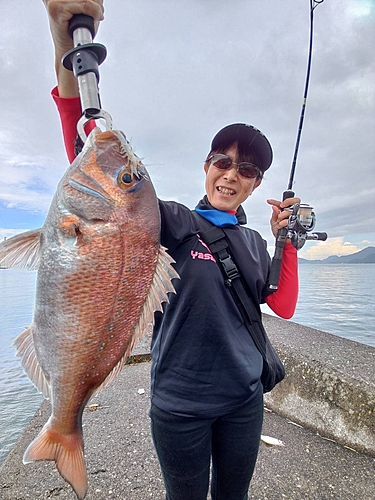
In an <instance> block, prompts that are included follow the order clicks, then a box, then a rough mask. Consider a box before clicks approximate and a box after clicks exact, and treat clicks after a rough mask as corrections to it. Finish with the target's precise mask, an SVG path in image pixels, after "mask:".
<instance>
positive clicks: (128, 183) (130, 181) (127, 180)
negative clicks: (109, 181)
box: [117, 168, 137, 188]
mask: <svg viewBox="0 0 375 500" xmlns="http://www.w3.org/2000/svg"><path fill="white" fill-rule="evenodd" d="M117 181H118V184H119V186H120V187H126V188H129V187H132V186H134V184H135V183H136V181H137V178H136V176H135V175H134V174H133V172H132V171H131V169H130V168H126V169H124V170H121V172H120V173H119V174H118V177H117Z"/></svg>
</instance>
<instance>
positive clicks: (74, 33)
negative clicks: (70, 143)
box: [62, 14, 112, 152]
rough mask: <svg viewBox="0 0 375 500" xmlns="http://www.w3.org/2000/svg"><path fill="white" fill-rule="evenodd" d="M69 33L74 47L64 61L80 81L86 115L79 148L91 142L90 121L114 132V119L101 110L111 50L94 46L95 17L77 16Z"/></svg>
mask: <svg viewBox="0 0 375 500" xmlns="http://www.w3.org/2000/svg"><path fill="white" fill-rule="evenodd" d="M68 30H69V34H70V36H71V37H72V39H73V43H74V48H73V49H71V50H69V51H68V52H67V53H66V54H64V56H63V60H62V62H63V65H64V67H65V68H66V69H68V70H70V71H73V73H74V76H75V77H76V78H77V82H78V90H79V96H80V100H81V107H82V116H81V118H80V119H79V121H78V123H77V132H78V138H79V139H80V141H79V142H81V144H80V145H78V149H79V147H80V146H82V145H83V143H84V142H85V141H86V139H87V135H86V132H85V125H86V124H87V123H88V122H89V121H91V120H97V119H102V120H104V123H105V129H106V130H111V129H112V118H111V116H110V114H109V113H107V111H104V109H102V107H101V103H100V95H99V87H98V84H99V65H100V64H101V63H102V62H103V61H104V59H105V58H106V56H107V49H106V48H105V46H104V45H102V44H101V43H93V39H94V37H95V26H94V20H93V18H92V17H91V16H87V15H85V14H75V15H74V16H73V17H72V18H71V20H70V21H69V26H68ZM76 147H77V145H76ZM78 152H79V151H78Z"/></svg>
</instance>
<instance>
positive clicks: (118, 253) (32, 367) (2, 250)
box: [0, 128, 178, 499]
mask: <svg viewBox="0 0 375 500" xmlns="http://www.w3.org/2000/svg"><path fill="white" fill-rule="evenodd" d="M159 232H160V214H159V209H158V201H157V198H156V194H155V191H154V188H153V185H152V183H151V181H150V178H149V176H148V174H147V171H146V169H145V167H144V166H143V164H142V163H141V161H140V160H139V158H138V157H137V156H136V155H135V154H134V153H133V151H132V149H131V147H130V145H129V143H128V141H127V140H126V138H125V136H124V135H123V134H122V133H121V132H118V131H106V132H102V131H101V130H100V129H98V128H96V129H94V130H93V131H92V132H91V134H90V136H89V138H88V139H87V141H86V144H85V147H84V149H83V151H82V153H81V154H80V155H79V156H78V157H77V158H76V159H75V161H74V162H73V163H72V165H71V166H70V167H69V168H68V170H67V172H66V173H65V175H64V176H63V178H62V180H61V181H60V183H59V185H58V188H57V192H56V194H55V196H54V198H53V201H52V204H51V207H50V210H49V213H48V216H47V218H46V222H45V224H44V226H43V228H42V229H41V230H35V231H29V232H27V233H23V234H20V235H17V236H14V237H13V238H10V239H8V240H6V241H5V242H3V243H1V244H0V265H2V266H5V267H28V268H30V269H38V277H37V289H36V299H35V309H34V316H33V322H32V324H31V325H30V326H29V327H28V328H26V329H25V330H24V331H23V332H22V333H21V334H20V335H19V336H18V337H17V339H16V340H15V342H14V344H15V346H16V348H17V354H18V356H20V358H21V362H22V366H23V368H24V369H25V371H26V373H27V374H28V376H29V377H30V379H31V380H32V382H33V383H34V384H35V385H36V387H37V388H38V389H39V390H40V391H41V392H42V393H43V394H44V396H45V397H46V398H49V399H50V400H51V403H52V415H51V417H50V419H49V420H48V422H47V423H46V424H45V426H44V428H43V429H42V431H41V432H40V434H39V435H38V436H37V437H36V439H35V440H34V441H33V442H32V443H31V444H30V445H29V447H28V448H27V450H26V452H25V455H24V462H25V463H27V462H30V461H34V460H54V461H55V462H56V465H57V468H58V470H59V472H60V474H61V475H62V477H63V478H64V479H65V480H66V481H68V482H69V483H70V484H71V485H72V487H73V489H74V491H75V492H76V495H77V497H78V498H79V499H83V498H84V497H85V495H86V491H87V473H86V466H85V461H84V456H83V435H82V412H83V409H84V407H85V406H86V405H87V404H88V402H89V400H90V398H91V397H92V396H93V394H94V393H96V392H97V391H98V390H99V389H100V388H102V387H103V386H104V385H106V384H107V383H108V382H109V381H110V380H112V379H113V378H115V376H116V375H117V374H118V373H119V372H120V370H121V368H122V366H123V364H124V362H125V360H126V358H127V357H128V356H129V354H130V352H131V350H132V347H133V345H134V343H135V342H136V341H137V339H139V338H140V337H141V336H142V334H143V333H144V332H145V331H146V330H147V329H148V328H149V325H150V323H152V322H153V315H154V311H156V310H161V309H162V307H161V303H162V302H163V301H167V300H168V293H169V292H174V288H173V285H172V283H171V280H172V279H173V278H178V275H177V273H176V272H175V271H174V269H173V267H172V266H171V263H173V261H172V259H171V258H170V257H169V256H168V254H167V253H166V250H165V249H164V248H162V247H161V246H160V244H159Z"/></svg>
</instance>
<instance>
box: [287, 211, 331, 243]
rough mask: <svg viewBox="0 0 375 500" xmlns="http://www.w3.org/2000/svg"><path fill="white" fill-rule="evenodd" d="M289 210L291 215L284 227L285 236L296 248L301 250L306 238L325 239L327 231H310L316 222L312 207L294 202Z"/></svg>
mask: <svg viewBox="0 0 375 500" xmlns="http://www.w3.org/2000/svg"><path fill="white" fill-rule="evenodd" d="M290 211H291V215H290V216H289V220H288V225H287V228H286V229H287V235H286V237H287V238H289V239H290V241H291V242H292V244H293V246H294V247H295V248H296V249H297V250H301V248H302V247H303V245H304V244H305V243H306V240H320V241H325V240H326V239H327V233H321V232H319V233H318V232H314V233H312V232H311V231H312V230H313V229H314V227H315V223H316V216H315V213H314V212H313V207H311V206H310V205H307V204H302V203H295V204H294V205H293V206H292V207H291V209H290Z"/></svg>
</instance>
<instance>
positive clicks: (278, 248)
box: [268, 0, 327, 291]
mask: <svg viewBox="0 0 375 500" xmlns="http://www.w3.org/2000/svg"><path fill="white" fill-rule="evenodd" d="M323 2H324V0H310V40H309V54H308V62H307V71H306V80H305V89H304V93H303V100H302V108H301V115H300V119H299V124H298V132H297V139H296V144H295V148H294V154H293V161H292V166H291V169H290V176H289V182H288V187H287V190H286V191H284V193H283V201H284V200H286V199H287V198H293V196H294V191H293V190H292V188H293V184H294V176H295V171H296V165H297V156H298V151H299V145H300V140H301V134H302V127H303V123H304V118H305V109H306V103H307V93H308V90H309V83H310V73H311V61H312V48H313V31H314V10H315V9H316V7H317V6H318V5H320V4H322V3H323ZM291 212H292V213H291V215H290V217H289V220H288V225H287V227H285V228H283V229H280V230H279V231H278V233H277V236H276V242H275V252H274V256H273V258H272V262H271V270H270V276H269V280H268V288H269V290H270V291H276V290H277V288H278V284H279V278H280V270H281V262H282V255H283V250H284V246H285V243H286V241H287V239H288V238H289V239H290V240H291V242H292V244H293V245H294V247H295V248H297V250H300V249H301V248H302V247H303V245H304V244H305V243H306V240H320V241H325V240H326V239H327V233H318V232H314V233H312V232H311V231H312V230H313V229H314V227H315V222H316V217H315V213H314V212H313V207H311V206H309V205H307V204H300V203H295V204H294V205H293V207H291Z"/></svg>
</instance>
